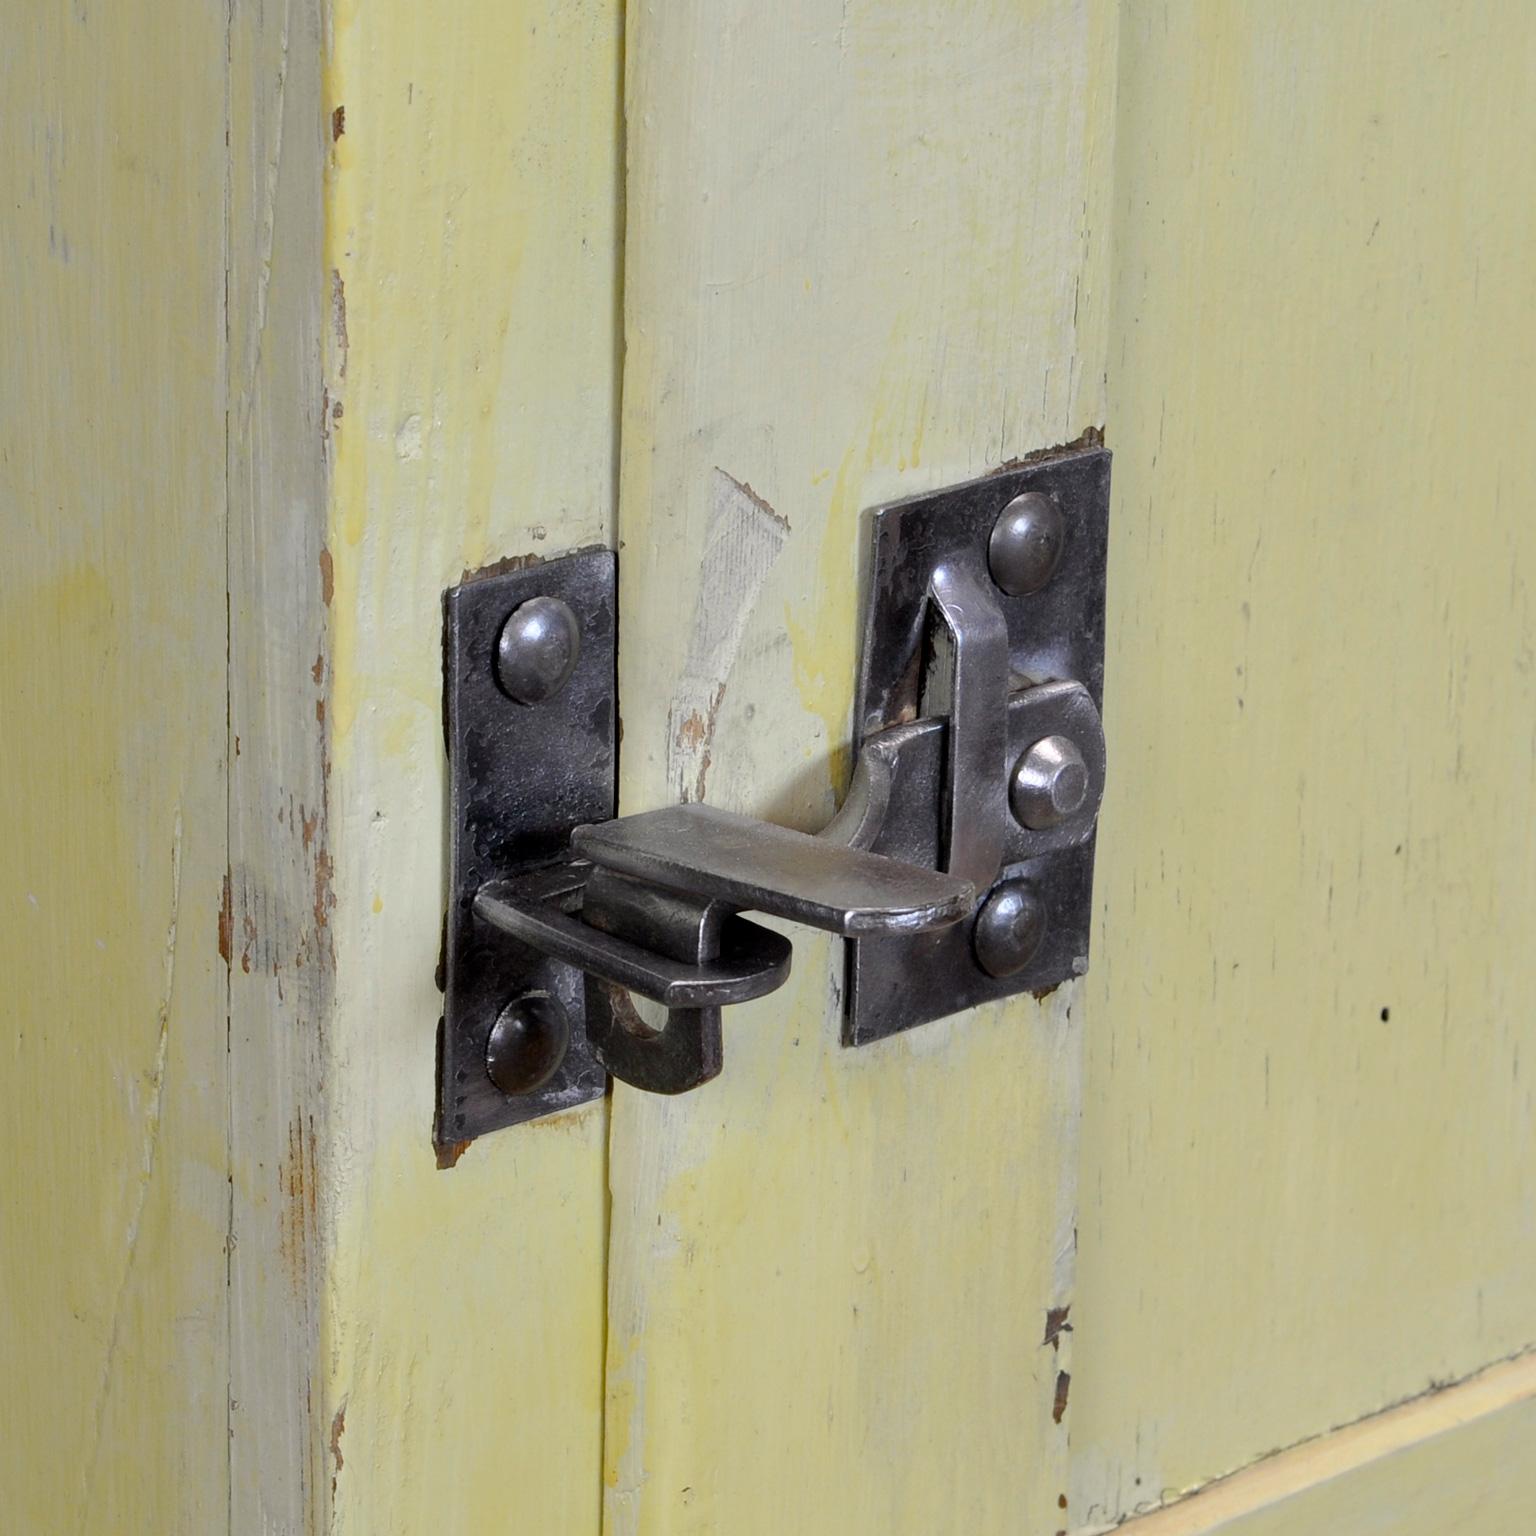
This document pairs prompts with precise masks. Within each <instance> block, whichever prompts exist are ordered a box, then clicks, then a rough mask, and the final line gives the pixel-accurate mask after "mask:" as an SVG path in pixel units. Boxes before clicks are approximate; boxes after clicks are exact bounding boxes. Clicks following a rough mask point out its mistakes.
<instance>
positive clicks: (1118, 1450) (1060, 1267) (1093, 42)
mask: <svg viewBox="0 0 1536 1536" xmlns="http://www.w3.org/2000/svg"><path fill="white" fill-rule="evenodd" d="M627 46H628V56H629V75H628V102H629V111H628V118H629V142H628V148H629V157H628V183H627V233H626V252H625V326H626V343H627V351H626V368H625V378H624V400H623V420H622V437H623V445H622V464H623V468H622V473H621V477H620V505H619V537H620V541H621V547H622V550H623V553H622V555H621V571H622V573H623V574H622V613H623V619H622V634H623V642H622V647H621V662H620V667H621V682H620V691H621V700H622V704H623V710H624V719H625V738H624V740H625V748H624V760H623V767H622V777H623V794H624V799H625V804H626V808H629V809H637V808H640V807H641V806H644V805H650V804H657V803H668V802H670V801H673V800H676V799H679V798H682V799H693V798H702V799H705V800H708V801H711V802H713V803H717V804H722V805H727V806H731V807H733V808H736V809H739V810H745V811H750V812H752V813H754V814H759V815H766V816H768V817H771V818H777V819H781V820H787V821H790V822H792V823H793V824H796V825H801V826H807V827H814V826H816V825H818V824H819V822H820V821H821V820H822V819H824V818H825V817H826V815H827V814H828V812H829V811H830V809H831V807H832V806H833V804H834V803H835V801H836V798H837V795H838V794H839V792H840V791H841V788H842V786H843V783H844V781H845V778H846V773H847V769H848V762H847V742H848V738H849V729H850V726H849V716H850V706H851V690H852V687H853V680H854V677H855V668H856V645H857V627H856V622H855V613H856V604H855V601H854V594H855V591H856V586H855V573H856V571H857V562H858V553H859V550H860V547H861V533H862V526H863V525H862V524H861V521H860V511H861V509H863V508H867V507H869V506H870V505H872V504H874V503H877V502H879V501H882V500H885V499H888V498H890V497H892V496H896V495H902V494H906V493H910V492H912V491H916V490H926V489H930V488H934V487H937V486H942V485H944V484H947V483H950V482H954V481H958V480H961V479H964V478H966V477H968V476H971V475H975V474H978V473H982V472H984V471H986V470H988V469H989V468H992V467H994V466H996V465H998V464H1001V463H1003V462H1006V461H1007V460H1009V459H1011V458H1014V457H1017V456H1022V455H1024V454H1026V453H1030V452H1033V451H1036V450H1039V449H1042V448H1045V447H1049V446H1051V445H1054V444H1062V443H1069V442H1072V441H1074V440H1078V439H1080V438H1082V437H1083V436H1084V435H1085V434H1094V433H1097V432H1098V431H1100V430H1102V432H1103V433H1104V437H1105V440H1106V441H1107V443H1108V445H1109V446H1110V447H1111V448H1112V449H1113V450H1114V452H1115V456H1116V462H1115V488H1114V496H1113V513H1112V536H1111V557H1110V602H1109V632H1110V646H1109V659H1108V671H1107V679H1106V729H1107V731H1108V735H1109V741H1110V754H1111V764H1112V767H1111V788H1110V791H1109V795H1108V799H1107V801H1106V803H1105V806H1104V811H1103V815H1102V818H1101V823H1100V837H1099V844H1098V898H1097V922H1096V928H1095V932H1094V937H1093V958H1092V965H1091V968H1090V971H1089V974H1088V975H1087V976H1086V977H1085V978H1084V979H1083V980H1082V981H1081V982H1078V983H1073V984H1070V985H1067V986H1064V987H1062V988H1060V989H1059V990H1058V991H1057V992H1055V993H1054V994H1052V995H1051V996H1050V997H1049V998H1047V999H1044V1000H1042V1001H1040V1002H1036V1001H1034V1000H1032V999H1024V1000H1020V1001H1018V1002H1015V1003H1012V1004H1010V1005H1008V1006H1006V1007H997V1008H993V1009H983V1010H980V1011H978V1012H976V1013H974V1014H970V1015H965V1016H962V1017H959V1018H955V1019H951V1020H948V1021H945V1022H943V1023H939V1024H935V1025H931V1026H927V1027H925V1028H923V1029H921V1030H918V1031H916V1032H914V1033H912V1034H911V1035H908V1036H903V1037H899V1038H897V1039H894V1040H889V1041H886V1042H884V1043H883V1044H881V1045H879V1046H877V1047H872V1048H868V1049H865V1050H861V1051H857V1052H850V1051H847V1050H844V1049H842V1048H841V1047H840V1046H839V1044H838V1031H837V1023H836V1020H837V1016H838V1013H839V998H838V995H837V994H838V977H839V974H840V972H839V969H838V965H837V959H836V956H835V955H834V954H832V953H830V952H829V949H830V947H823V948H818V947H817V946H816V945H814V944H807V943H806V942H804V940H803V939H801V940H800V941H799V942H798V944H797V969H796V975H795V978H794V980H793V981H792V983H791V990H790V993H789V997H788V1000H787V1001H786V1000H785V999H784V998H783V997H776V998H771V999H768V1000H765V1001H764V1002H763V1003H761V1004H758V1005H756V1006H754V1007H752V1008H749V1009H742V1010H740V1011H739V1015H738V1016H737V1017H735V1018H734V1019H733V1020H732V1021H731V1023H730V1024H729V1025H728V1035H727V1040H726V1062H727V1064H726V1070H725V1072H724V1074H723V1076H722V1077H721V1079H720V1080H719V1081H718V1082H717V1083H715V1084H713V1085H711V1086H710V1087H709V1088H707V1089H705V1090H703V1091H700V1092H699V1093H697V1094H695V1095H692V1096H690V1097H688V1098H686V1099H683V1100H678V1101H673V1102H668V1101H661V1100H657V1099H654V1098H650V1097H646V1096H644V1095H638V1094H635V1093H632V1092H629V1091H627V1090H626V1089H625V1088H624V1087H623V1086H622V1085H620V1086H618V1087H616V1089H615V1091H614V1097H613V1110H612V1116H613V1123H612V1131H611V1135H610V1146H609V1183H610V1188H611V1189H612V1191H613V1204H612V1215H611V1219H610V1238H609V1257H608V1264H609V1331H608V1344H607V1360H608V1366H607V1434H606V1460H607V1467H606V1476H607V1480H608V1491H607V1496H606V1505H605V1511H606V1517H607V1523H608V1528H610V1529H611V1530H614V1531H623V1532H631V1531H633V1532H684V1531H712V1530H726V1529H729V1530H733V1531H759V1530H761V1531H769V1530H795V1531H826V1532H834V1531H837V1532H844V1531H880V1532H914V1533H915V1532H929V1531H936V1530H946V1531H967V1532H972V1531H974V1532H983V1531H985V1532H994V1531H998V1532H1000V1531H1029V1532H1041V1533H1049V1532H1052V1531H1057V1530H1063V1529H1065V1530H1074V1531H1081V1530H1085V1529H1100V1528H1103V1527H1106V1526H1108V1525H1112V1524H1114V1523H1117V1522H1119V1521H1121V1520H1123V1519H1125V1518H1126V1517H1128V1516H1131V1515H1133V1514H1135V1513H1136V1512H1137V1511H1140V1510H1148V1509H1151V1508H1153V1507H1155V1506H1158V1505H1160V1504H1164V1503H1168V1502H1170V1501H1175V1500H1177V1499H1178V1498H1179V1496H1180V1495H1182V1494H1184V1493H1186V1492H1189V1491H1191V1490H1193V1489H1195V1488H1198V1487H1200V1486H1201V1485H1203V1484H1206V1483H1209V1482H1212V1481H1214V1480H1216V1479H1220V1478H1223V1477H1225V1476H1227V1475H1228V1474H1231V1473H1234V1472H1238V1471H1239V1470H1240V1469H1242V1468H1244V1467H1246V1466H1249V1465H1250V1464H1254V1463H1258V1462H1260V1460H1261V1458H1265V1457H1268V1456H1270V1455H1271V1453H1273V1452H1275V1451H1278V1450H1283V1449H1284V1448H1286V1447H1290V1446H1295V1445H1300V1444H1301V1443H1302V1442H1307V1441H1312V1440H1314V1437H1317V1436H1327V1435H1328V1432H1329V1431H1332V1430H1334V1429H1335V1428H1337V1427H1338V1426H1342V1425H1347V1424H1350V1423H1351V1422H1352V1421H1357V1420H1366V1421H1367V1425H1366V1426H1362V1427H1361V1428H1360V1429H1358V1430H1356V1431H1354V1432H1351V1433H1350V1434H1348V1435H1341V1436H1340V1437H1337V1438H1333V1437H1329V1438H1326V1439H1324V1440H1323V1441H1321V1442H1318V1443H1315V1444H1313V1445H1312V1446H1311V1447H1310V1449H1307V1450H1304V1451H1298V1452H1297V1453H1295V1454H1294V1455H1293V1456H1291V1457H1288V1458H1281V1459H1280V1460H1278V1461H1272V1462H1268V1463H1266V1464H1265V1467H1264V1470H1263V1471H1258V1470H1256V1471H1255V1472H1254V1473H1253V1474H1252V1476H1251V1477H1250V1478H1249V1479H1248V1480H1247V1481H1239V1482H1237V1483H1235V1484H1230V1485H1225V1486H1223V1487H1222V1488H1221V1490H1220V1493H1219V1494H1216V1493H1213V1494H1211V1495H1209V1496H1207V1497H1206V1498H1204V1499H1200V1498H1197V1499H1195V1500H1193V1501H1192V1502H1190V1503H1188V1504H1186V1505H1183V1506H1180V1507H1178V1513H1177V1514H1174V1513H1172V1512H1170V1513H1169V1514H1168V1515H1167V1516H1158V1517H1155V1518H1153V1519H1150V1520H1149V1521H1148V1524H1147V1529H1148V1530H1149V1531H1152V1530H1162V1529H1168V1530H1173V1529H1178V1530H1181V1531H1182V1530H1188V1531H1196V1530H1214V1529H1218V1528H1219V1529H1222V1530H1227V1529H1231V1530H1242V1531H1244V1532H1247V1531H1249V1530H1255V1531H1257V1530H1260V1529H1262V1530H1265V1531H1270V1530H1274V1531H1286V1532H1302V1531H1312V1530H1317V1529H1324V1528H1327V1529H1340V1530H1364V1529H1369V1530H1382V1531H1387V1530H1391V1531H1399V1530H1401V1531H1414V1532H1417V1531H1421V1530H1422V1531H1430V1530H1437V1531H1449V1530H1453V1529H1462V1528H1470V1526H1471V1524H1472V1523H1473V1521H1474V1516H1473V1512H1474V1511H1475V1512H1476V1517H1475V1519H1476V1523H1477V1525H1478V1528H1480V1529H1485V1530H1499V1531H1511V1532H1513V1531H1515V1530H1521V1529H1525V1528H1526V1527H1527V1526H1528V1525H1530V1524H1531V1523H1532V1522H1533V1521H1536V1481H1533V1479H1536V1472H1533V1471H1531V1470H1524V1469H1529V1468H1532V1467H1536V1441H1533V1438H1532V1436H1533V1433H1536V1408H1533V1406H1532V1402H1531V1398H1530V1393H1531V1391H1532V1388H1533V1386H1536V1366H1533V1365H1531V1364H1530V1363H1529V1362H1525V1361H1521V1362H1518V1363H1516V1364H1513V1365H1509V1366H1505V1367H1502V1368H1501V1369H1500V1370H1499V1371H1497V1372H1496V1373H1495V1375H1494V1376H1492V1377H1489V1378H1478V1379H1477V1380H1476V1382H1475V1384H1473V1385H1471V1386H1466V1387H1462V1388H1459V1389H1457V1390H1455V1391H1452V1392H1450V1393H1447V1394H1445V1395H1444V1396H1442V1397H1438V1398H1427V1397H1425V1396H1424V1394H1427V1393H1430V1392H1431V1391H1433V1390H1436V1389H1439V1388H1441V1387H1443V1386H1444V1385H1445V1384H1446V1383H1448V1382H1458V1381H1463V1380H1464V1379H1466V1378H1469V1377H1476V1376H1477V1373H1478V1372H1480V1371H1482V1370H1484V1369H1485V1368H1487V1367H1490V1366H1492V1365H1494V1364H1495V1363H1496V1362H1501V1361H1505V1360H1507V1359H1510V1358H1511V1357H1517V1356H1520V1354H1521V1352H1522V1351H1524V1350H1525V1349H1527V1348H1529V1347H1530V1346H1531V1345H1532V1344H1533V1343H1536V1247H1533V1230H1536V1229H1533V1227H1532V1224H1531V1220H1530V1217H1531V1213H1532V1210H1533V1208H1536V1207H1533V1195H1536V1185H1533V1180H1536V1160H1533V1156H1532V1149H1533V1142H1532V1129H1533V1127H1532V1097H1531V1087H1530V1073H1529V1070H1528V1061H1527V1060H1525V1059H1523V1058H1528V1057H1529V1056H1530V1053H1531V1049H1532V1027H1533V1025H1532V1020H1533V1018H1536V1008H1533V1004H1536V947H1533V946H1532V945H1531V944H1530V943H1529V942H1527V939H1526V937H1525V935H1527V934H1528V932H1529V930H1530V928H1531V925H1532V918H1533V916H1536V831H1533V827H1536V820H1533V814H1532V813H1533V810H1536V799H1533V785H1536V775H1533V765H1536V757H1533V745H1536V738H1533V736H1532V732H1531V729H1530V720H1531V719H1532V718H1533V717H1536V716H1533V707H1532V706H1533V703H1536V700H1533V688H1536V682H1533V677H1532V671H1531V667H1530V665H1529V660H1530V656H1531V653H1532V645H1533V637H1536V632H1533V628H1532V624H1533V617H1532V610H1531V605H1530V600H1529V596H1528V591H1527V588H1528V584H1529V581H1530V577H1531V572H1532V570H1533V568H1536V564H1533V563H1536V544H1533V542H1532V540H1533V535H1532V531H1531V528H1532V525H1531V519H1530V517H1529V516H1528V515H1527V513H1528V508H1529V505H1530V503H1531V499H1532V492H1533V489H1536V448H1533V441H1536V440H1533V438H1532V436H1531V434H1530V433H1529V431H1527V430H1525V428H1524V427H1523V425H1522V422H1521V416H1522V413H1523V411H1524V404H1523V402H1524V399H1525V398H1526V397H1527V396H1528V395H1529V392H1530V385H1531V380H1532V370H1533V368H1536V350H1533V338H1536V333H1533V330H1532V323H1533V322H1532V306H1531V296H1532V282H1533V278H1532V274H1533V272H1536V238H1533V237H1536V230H1533V227H1532V216H1533V215H1532V210H1533V208H1536V199H1533V198H1532V196H1531V193H1532V191H1533V190H1536V188H1533V173H1532V169H1531V166H1530V164H1529V161H1528V157H1527V156H1525V155H1524V154H1523V152H1522V150H1521V147H1520V146H1521V145H1522V144H1523V143H1525V142H1526V141H1527V140H1528V139H1529V136H1530V133H1531V130H1532V127H1533V120H1532V113H1531V109H1530V105H1529V102H1528V100H1527V99H1526V98H1525V95H1524V93H1523V91H1522V87H1521V85H1520V82H1521V81H1522V80H1527V79H1528V78H1529V71H1530V66H1531V63H1532V58H1533V48H1536V28H1533V27H1532V25H1531V23H1530V18H1529V17H1528V16H1526V15H1525V13H1524V12H1523V11H1522V10H1521V9H1520V8H1518V7H1500V6H1489V7H1481V8H1473V9H1472V10H1471V11H1468V12H1465V13H1457V14H1454V15H1453V14H1451V13H1448V12H1446V11H1445V10H1444V9H1443V8H1441V7H1437V6H1430V5H1425V6H1407V7H1397V8H1394V9H1393V10H1392V11H1391V12H1390V13H1386V12H1383V11H1381V10H1379V9H1377V8H1374V7H1369V6H1337V5H1301V6H1292V7H1286V8H1284V9H1283V10H1282V11H1281V12H1275V11H1273V10H1271V9H1268V8H1262V7H1256V6H1254V7H1250V6H1238V5H1221V6H1195V5H1180V4H1167V5H1148V6H1125V7H1120V8H1118V9H1117V8H1116V7H1113V6H1094V5H1087V6H1080V5H1065V4H1038V5H1037V4H1027V3H1015V4H1009V5H993V4H979V3H978V4H964V5H955V6H947V7H942V8H938V9H935V8H933V7H926V6H906V5H898V6H891V5H884V4H882V5H861V4H857V3H855V4H840V3H839V4H832V3H827V4H818V3H804V4H798V5H794V6H790V7H776V8H772V9H764V8H757V7H748V6H736V5H733V6H715V5H707V4H695V5H675V6H665V7H662V6H657V7H643V8H640V9H638V10H637V11H635V12H634V13H632V15H631V18H630V26H629V33H628V39H627ZM1515 188H1518V191H1515V190H1514V189H1515ZM1404 1402H1407V1403H1408V1405H1409V1406H1407V1407H1405V1408H1402V1409H1400V1410H1399V1411H1398V1413H1397V1415H1396V1416H1394V1417H1392V1418H1391V1419H1390V1420H1389V1421H1376V1420H1373V1419H1372V1418H1371V1416H1372V1415H1377V1414H1379V1413H1381V1411H1382V1410H1384V1409H1387V1408H1389V1407H1391V1406H1392V1405H1395V1404H1400V1403H1404ZM1464 1422H1465V1425H1466V1427H1465V1428H1462V1427H1461V1426H1462V1425H1463V1423H1464ZM1516 1446H1519V1447H1521V1450H1520V1452H1519V1454H1516V1453H1515V1451H1514V1447H1516ZM1504 1456H1509V1457H1511V1462H1510V1463H1508V1464H1506V1463H1502V1462H1501V1461H1500V1458H1501V1457H1504ZM1517 1467H1518V1468H1520V1469H1521V1470H1516V1468H1517ZM1430 1469H1433V1471H1431V1470H1430ZM1159 1521H1162V1522H1163V1523H1161V1524H1159Z"/></svg>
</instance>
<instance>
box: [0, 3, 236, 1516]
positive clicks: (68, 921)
mask: <svg viewBox="0 0 1536 1536" xmlns="http://www.w3.org/2000/svg"><path fill="white" fill-rule="evenodd" d="M157 22H158V25H156V26H155V27H145V26H144V25H143V24H142V19H141V18H139V17H136V16H133V15H131V14H129V12H128V9H127V8H123V7H110V6H108V7H103V6H89V5H86V4H83V3H82V4H76V5H71V6H63V5H34V4H28V3H26V0H7V3H5V4H4V5H3V6H0V36H3V37H4V45H3V47H0V145H3V146H4V149H3V153H0V206H3V208H4V215H3V217H0V273H3V274H4V281H3V282H0V355H3V356H4V359H5V363H4V366H3V367H0V527H3V529H4V542H5V559H4V560H3V561H0V658H3V665H0V789H3V794H0V848H3V849H4V853H3V857H0V975H3V976H4V977H5V980H6V987H5V1003H4V1007H3V1010H0V1020H3V1024H0V1051H3V1061H4V1065H3V1067H0V1160H3V1164H4V1168H5V1174H4V1179H3V1184H0V1297H3V1298H4V1304H3V1306H0V1362H3V1368H0V1374H3V1377H4V1383H5V1390H4V1394H3V1398H0V1489H3V1490H4V1494H3V1502H4V1509H3V1514H0V1525H3V1526H4V1527H5V1529H6V1530H8V1531H17V1532H44V1531H48V1532H54V1531H57V1532H65V1533H70V1532H87V1533H89V1532H98V1531H157V1532H158V1531H164V1532H183V1531H186V1532H191V1531H208V1530H214V1529H219V1528H222V1526H223V1523H224V1520H225V1513H226V1505H227V1492H226V1476H227V1426H226V1407H225V1397H226V1390H227V1379H228V1378H227V1365H226V1361H227V1327H228V1313H227V1302H226V1295H227V1293H226V1288H225V1239H226V1235H227V1211H228V1202H229V1188H228V1169H227V1160H226V1138H225V1118H226V1113H227V1102H226V1023H225V981H224V964H223V961H222V960H221V959H220V957H219V953H218V944H217V939H218V912H219V898H220V891H221V887H222V881H223V873H224V867H225V834H224V796H225V773H224V760H223V759H224V718H225V689H224V642H225V602H224V534H225V523H224V378H223V349H222V342H223V302H224V247H223V231H224V178H225V171H224V111H225V103H224V54H225V36H224V26H223V18H222V14H221V12H220V10H219V9H218V8H216V7H214V6H209V5H205V4H201V3H195V4H194V3H181V0H168V3H167V4H165V5H164V6H162V7H161V8H160V9H159V11H158V13H157Z"/></svg>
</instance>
